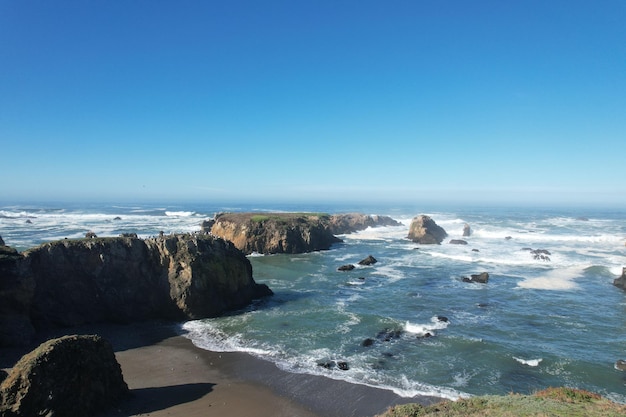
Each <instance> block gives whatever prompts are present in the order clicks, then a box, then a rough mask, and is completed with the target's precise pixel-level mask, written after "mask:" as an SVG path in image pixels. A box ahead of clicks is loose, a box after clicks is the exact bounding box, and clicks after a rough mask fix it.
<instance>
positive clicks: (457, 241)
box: [449, 239, 467, 245]
mask: <svg viewBox="0 0 626 417" xmlns="http://www.w3.org/2000/svg"><path fill="white" fill-rule="evenodd" d="M449 243H450V244H451V245H467V241H465V240H463V239H452V240H450V242H449Z"/></svg>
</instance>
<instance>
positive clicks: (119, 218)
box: [113, 216, 122, 220]
mask: <svg viewBox="0 0 626 417" xmlns="http://www.w3.org/2000/svg"><path fill="white" fill-rule="evenodd" d="M113 220H122V218H121V217H120V216H116V217H114V218H113Z"/></svg>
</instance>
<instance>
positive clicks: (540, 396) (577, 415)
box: [379, 388, 626, 417]
mask: <svg viewBox="0 0 626 417" xmlns="http://www.w3.org/2000/svg"><path fill="white" fill-rule="evenodd" d="M625 415H626V406H624V405H621V404H616V403H614V402H611V401H609V400H607V399H605V398H602V397H601V396H599V395H598V394H594V393H591V392H588V391H583V390H578V389H573V388H548V389H546V390H543V391H540V392H537V393H536V394H534V395H519V394H510V395H504V396H498V395H486V396H481V397H471V398H467V399H461V400H458V401H443V402H440V403H437V404H433V405H430V406H422V405H419V404H404V405H398V406H395V407H392V408H390V409H389V410H387V411H386V412H385V413H384V414H382V415H381V416H379V417H444V416H445V417H479V416H481V417H547V416H551V417H617V416H625Z"/></svg>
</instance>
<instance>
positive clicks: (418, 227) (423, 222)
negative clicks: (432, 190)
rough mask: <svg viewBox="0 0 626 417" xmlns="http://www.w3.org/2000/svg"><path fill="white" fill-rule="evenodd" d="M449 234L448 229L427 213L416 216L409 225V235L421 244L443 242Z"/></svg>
mask: <svg viewBox="0 0 626 417" xmlns="http://www.w3.org/2000/svg"><path fill="white" fill-rule="evenodd" d="M446 236H448V234H447V233H446V231H445V230H444V229H443V228H442V227H441V226H439V225H437V223H435V221H434V220H433V219H431V218H430V217H429V216H426V215H423V214H422V215H420V216H417V217H414V218H413V220H412V221H411V226H410V227H409V236H408V238H409V239H411V240H412V241H413V242H416V243H421V244H426V245H428V244H436V245H438V244H441V242H442V241H443V240H444V239H445V238H446Z"/></svg>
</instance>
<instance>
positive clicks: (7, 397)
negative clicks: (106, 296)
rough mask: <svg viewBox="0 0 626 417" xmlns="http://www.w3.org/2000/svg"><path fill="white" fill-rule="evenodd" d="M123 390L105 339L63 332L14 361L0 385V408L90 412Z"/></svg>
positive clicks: (26, 412)
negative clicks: (59, 336) (57, 337)
mask: <svg viewBox="0 0 626 417" xmlns="http://www.w3.org/2000/svg"><path fill="white" fill-rule="evenodd" d="M127 394H128V386H127V385H126V383H125V382H124V379H123V377H122V370H121V368H120V365H119V364H118V363H117V361H116V359H115V355H114V353H113V348H112V347H111V344H110V343H109V342H107V341H106V340H104V339H102V338H101V337H99V336H65V337H61V338H59V339H53V340H50V341H48V342H45V343H43V344H42V345H40V346H39V347H38V348H37V349H35V350H34V351H32V352H30V353H28V354H26V355H24V356H23V357H22V359H20V360H19V361H18V363H17V364H16V365H15V366H14V367H13V369H12V370H11V372H10V373H9V375H8V376H7V378H6V379H5V380H4V381H3V382H2V384H1V385H0V411H1V413H0V414H2V415H3V416H5V415H6V416H53V415H54V416H89V415H94V414H96V413H99V412H101V411H103V410H106V409H107V408H110V407H111V406H112V405H115V404H116V403H117V402H119V401H120V400H121V399H123V398H124V397H125V396H126V395H127Z"/></svg>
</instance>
